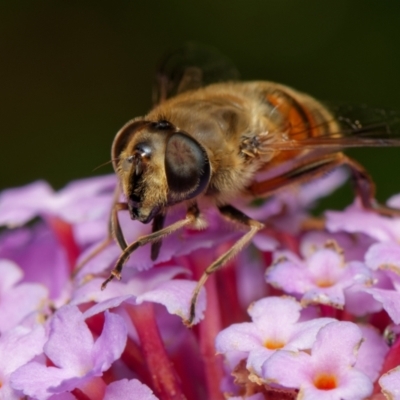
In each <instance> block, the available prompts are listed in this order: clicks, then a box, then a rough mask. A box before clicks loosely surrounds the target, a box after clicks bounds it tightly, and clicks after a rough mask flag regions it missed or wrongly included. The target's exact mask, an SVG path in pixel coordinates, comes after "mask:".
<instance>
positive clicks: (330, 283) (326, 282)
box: [315, 279, 336, 288]
mask: <svg viewBox="0 0 400 400" xmlns="http://www.w3.org/2000/svg"><path fill="white" fill-rule="evenodd" d="M315 283H316V285H317V286H319V287H321V288H324V287H330V286H333V285H334V284H335V283H336V282H333V281H332V280H331V279H318V280H317V282H315Z"/></svg>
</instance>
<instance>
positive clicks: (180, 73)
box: [153, 42, 239, 105]
mask: <svg viewBox="0 0 400 400" xmlns="http://www.w3.org/2000/svg"><path fill="white" fill-rule="evenodd" d="M238 79H239V72H238V70H237V69H236V67H235V66H234V64H233V63H232V62H231V61H230V60H229V59H228V58H227V57H225V56H224V55H222V54H221V53H220V52H219V51H218V50H217V49H214V48H213V47H209V46H205V45H201V44H197V43H192V42H188V43H186V44H185V45H184V46H182V47H181V48H178V49H176V50H174V51H172V52H170V53H168V54H167V55H166V56H165V57H164V58H163V59H162V60H161V62H160V64H159V67H158V71H157V73H156V79H155V85H154V90H153V103H154V105H157V104H160V103H162V102H163V101H165V100H166V99H168V98H170V97H173V96H175V95H177V94H179V93H183V92H186V91H188V90H193V89H198V88H200V87H202V86H205V85H209V84H211V83H217V82H225V81H233V80H238Z"/></svg>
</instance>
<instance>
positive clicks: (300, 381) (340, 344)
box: [263, 322, 372, 400]
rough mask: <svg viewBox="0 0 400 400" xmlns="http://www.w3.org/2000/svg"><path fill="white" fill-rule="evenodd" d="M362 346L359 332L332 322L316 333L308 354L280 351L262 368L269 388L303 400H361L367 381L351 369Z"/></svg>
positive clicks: (368, 389)
mask: <svg viewBox="0 0 400 400" xmlns="http://www.w3.org/2000/svg"><path fill="white" fill-rule="evenodd" d="M361 342H362V334H361V331H360V330H359V329H358V328H357V326H356V325H354V324H352V323H350V322H332V323H330V324H328V325H326V326H325V327H323V328H321V330H320V331H319V333H318V335H317V338H316V341H315V343H314V344H313V346H312V348H311V353H310V354H309V353H306V352H293V351H285V350H281V351H278V352H276V353H275V354H274V355H273V356H272V357H271V358H270V359H269V361H268V362H267V363H265V364H264V366H263V378H264V379H265V380H266V381H267V382H269V383H272V384H275V385H281V386H284V387H287V388H297V389H299V395H298V396H299V397H301V398H304V399H310V400H311V399H319V400H324V399H327V400H328V399H329V400H331V399H352V400H357V399H360V400H361V399H364V398H366V397H367V396H369V395H370V394H371V393H372V382H371V380H370V379H369V378H368V377H367V376H366V375H365V374H364V373H362V372H361V371H359V370H357V369H356V368H354V365H355V363H356V361H357V351H358V348H359V346H360V345H361Z"/></svg>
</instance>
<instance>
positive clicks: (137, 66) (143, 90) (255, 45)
mask: <svg viewBox="0 0 400 400" xmlns="http://www.w3.org/2000/svg"><path fill="white" fill-rule="evenodd" d="M185 41H198V42H201V43H205V44H209V45H212V46H215V47H217V48H218V49H219V50H220V51H221V52H222V53H224V54H226V55H227V56H228V57H229V58H231V59H232V60H233V61H234V62H235V64H236V65H237V67H238V69H239V70H240V72H241V75H242V78H243V79H244V80H252V79H263V80H273V81H277V82H281V83H285V84H287V85H290V86H293V87H295V88H297V89H299V90H302V91H305V92H308V93H310V94H312V95H313V96H314V97H316V98H318V99H320V100H324V101H333V102H337V101H339V102H345V103H348V104H368V105H370V106H377V107H385V108H388V109H395V110H399V111H400V5H399V3H398V1H396V0H392V1H391V0H387V1H385V2H372V1H363V0H352V1H346V0H334V1H333V0H327V1H324V2H321V1H318V0H308V1H298V0H276V1H272V0H269V1H266V0H249V1H244V0H230V1H229V2H227V1H224V2H222V1H220V2H218V1H211V0H201V1H200V0H193V1H183V0H168V1H151V0H146V1H140V2H139V1H132V0H118V1H114V2H109V1H101V0H96V1H80V0H69V1H18V2H16V1H2V2H1V3H0V51H1V62H0V76H1V92H0V93H1V97H0V132H1V133H0V135H1V150H2V151H1V157H0V171H1V172H0V189H3V188H5V187H11V186H18V185H22V184H25V183H28V182H31V181H33V180H36V179H46V180H48V181H49V182H50V183H51V184H52V185H53V186H54V187H55V188H60V187H62V186H63V185H65V184H66V183H67V182H69V181H70V180H73V179H77V178H79V177H87V176H93V175H98V174H105V173H110V172H111V171H112V169H111V166H110V165H108V166H105V167H102V168H101V169H98V170H96V171H93V169H94V168H95V167H96V166H98V165H100V164H102V163H104V162H106V161H107V160H109V157H110V155H109V154H110V146H111V143H112V140H113V137H114V135H115V133H116V132H117V131H118V129H119V128H120V127H121V126H122V125H123V124H124V123H125V122H126V121H128V120H129V119H131V118H133V117H135V116H138V115H143V114H145V113H146V111H148V110H149V108H150V107H151V88H152V84H153V76H154V71H155V66H156V64H157V62H158V60H159V58H160V56H161V55H163V54H164V53H165V52H166V51H167V50H168V49H171V48H175V47H178V46H180V45H181V44H182V43H183V42H185ZM350 155H352V156H353V157H354V158H356V159H357V160H359V161H360V162H361V163H362V164H363V165H364V166H365V167H366V168H367V169H368V170H369V171H370V173H371V174H372V176H373V177H374V178H375V180H376V182H377V184H378V198H379V199H380V200H381V201H383V200H385V199H386V198H387V197H388V196H389V195H391V194H394V193H397V192H400V174H399V171H400V148H397V149H396V148H391V149H359V150H352V151H351V152H350ZM330 201H331V202H332V200H330ZM340 201H342V202H343V200H340ZM345 201H347V200H345ZM328 204H329V202H328Z"/></svg>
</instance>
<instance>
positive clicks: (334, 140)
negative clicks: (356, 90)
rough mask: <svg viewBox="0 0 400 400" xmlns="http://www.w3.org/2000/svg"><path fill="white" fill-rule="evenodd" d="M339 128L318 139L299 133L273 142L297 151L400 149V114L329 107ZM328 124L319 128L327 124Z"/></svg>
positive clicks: (365, 108) (280, 146)
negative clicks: (364, 148) (388, 147)
mask: <svg viewBox="0 0 400 400" xmlns="http://www.w3.org/2000/svg"><path fill="white" fill-rule="evenodd" d="M330 109H331V111H332V113H333V115H334V119H336V120H337V121H338V122H339V124H340V128H339V130H338V131H336V132H328V130H327V132H328V133H325V134H323V135H320V136H317V137H308V138H304V137H302V136H304V135H303V133H304V132H301V131H299V132H297V135H298V136H299V139H296V134H294V135H291V136H290V138H288V139H287V140H286V139H283V140H280V141H278V142H275V143H270V144H269V146H270V147H271V148H274V149H277V150H293V149H298V148H303V149H306V148H310V149H312V148H320V149H323V148H326V149H332V150H338V149H344V148H350V147H377V146H378V147H385V146H400V113H399V112H397V111H393V110H387V109H380V108H373V107H369V106H366V105H358V106H349V105H340V106H330ZM329 122H330V121H325V122H323V123H321V124H320V125H319V126H323V125H327V126H328V124H329Z"/></svg>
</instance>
